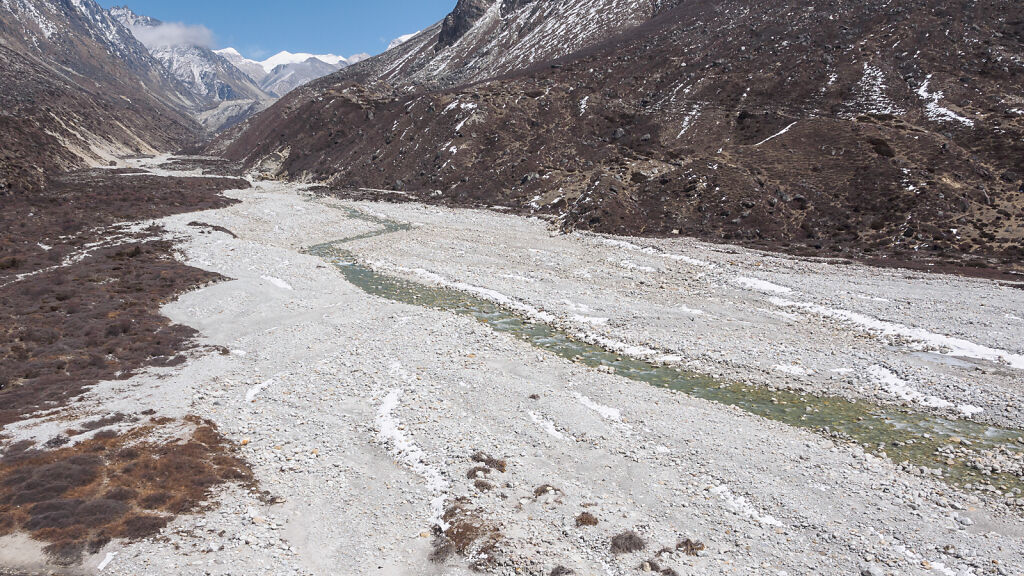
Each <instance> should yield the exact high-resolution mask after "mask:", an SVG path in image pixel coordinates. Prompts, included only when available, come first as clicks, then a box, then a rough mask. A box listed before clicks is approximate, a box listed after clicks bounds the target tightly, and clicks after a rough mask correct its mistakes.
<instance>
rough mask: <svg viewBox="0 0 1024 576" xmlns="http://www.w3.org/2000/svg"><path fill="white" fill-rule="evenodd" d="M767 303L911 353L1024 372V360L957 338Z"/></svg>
mask: <svg viewBox="0 0 1024 576" xmlns="http://www.w3.org/2000/svg"><path fill="white" fill-rule="evenodd" d="M771 302H772V304H775V305H776V306H779V307H781V308H796V309H799V310H803V311H805V312H811V313H813V314H817V315H819V316H824V317H826V318H833V319H835V320H839V321H841V322H846V323H848V324H852V325H854V326H857V327H859V328H863V329H865V330H867V331H868V332H872V333H876V334H878V335H880V336H883V337H885V338H891V339H894V340H912V341H913V343H912V344H911V345H910V347H911V348H913V349H914V350H918V351H926V350H939V351H941V353H942V354H945V355H947V356H960V357H963V358H975V359H978V360H988V361H990V362H998V363H1002V364H1006V365H1008V366H1010V367H1011V368H1016V369H1018V370H1024V356H1022V355H1020V354H1014V353H1012V352H1007V351H1006V350H999V349H997V348H989V347H988V346H983V345H981V344H975V343H974V342H970V341H968V340H963V339H961V338H954V337H952V336H944V335H942V334H936V333H934V332H930V331H928V330H925V329H923V328H912V327H910V326H904V325H902V324H896V323H895V322H887V321H885V320H879V319H877V318H872V317H871V316H868V315H866V314H859V313H857V312H850V311H848V310H839V309H836V308H826V307H824V306H819V305H817V304H809V303H806V302H793V301H790V300H783V299H781V298H772V299H771Z"/></svg>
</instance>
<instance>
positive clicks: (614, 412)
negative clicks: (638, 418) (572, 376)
mask: <svg viewBox="0 0 1024 576" xmlns="http://www.w3.org/2000/svg"><path fill="white" fill-rule="evenodd" d="M576 399H577V400H579V401H580V404H583V405H584V406H586V407H587V408H590V409H591V410H593V411H594V412H597V413H598V414H599V415H600V416H601V418H604V419H605V420H614V421H615V422H621V421H622V412H620V411H619V409H618V408H612V407H610V406H605V405H603V404H598V403H597V402H594V401H593V400H591V399H590V398H587V397H586V396H584V395H582V394H579V393H577V394H576Z"/></svg>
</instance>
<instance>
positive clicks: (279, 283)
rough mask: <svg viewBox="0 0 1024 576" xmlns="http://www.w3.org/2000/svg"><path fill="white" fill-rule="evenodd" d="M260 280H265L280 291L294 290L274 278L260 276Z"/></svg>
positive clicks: (282, 281)
mask: <svg viewBox="0 0 1024 576" xmlns="http://www.w3.org/2000/svg"><path fill="white" fill-rule="evenodd" d="M260 278H262V279H263V280H266V281H267V282H270V283H271V284H273V285H274V286H277V287H278V288H281V289H282V290H295V289H294V288H292V287H291V285H290V284H288V283H287V282H285V281H284V280H281V279H280V278H274V277H273V276H260Z"/></svg>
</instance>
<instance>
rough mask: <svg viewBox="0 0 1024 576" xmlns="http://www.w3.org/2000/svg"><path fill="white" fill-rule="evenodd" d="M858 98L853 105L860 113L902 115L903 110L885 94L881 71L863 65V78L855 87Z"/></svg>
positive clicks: (869, 65)
mask: <svg viewBox="0 0 1024 576" xmlns="http://www.w3.org/2000/svg"><path fill="white" fill-rule="evenodd" d="M857 88H858V92H859V94H858V97H857V99H856V100H855V101H854V102H853V104H854V105H855V106H856V107H857V108H859V110H860V111H862V112H869V113H871V114H892V115H896V116H898V115H902V114H904V113H905V110H903V109H902V108H900V107H898V106H896V105H895V104H893V102H892V101H891V100H889V97H888V96H887V95H886V94H885V91H886V89H887V87H886V85H885V74H884V73H883V72H882V70H881V69H879V68H877V67H875V66H872V65H871V64H864V76H863V77H862V78H861V81H860V83H859V84H858V85H857Z"/></svg>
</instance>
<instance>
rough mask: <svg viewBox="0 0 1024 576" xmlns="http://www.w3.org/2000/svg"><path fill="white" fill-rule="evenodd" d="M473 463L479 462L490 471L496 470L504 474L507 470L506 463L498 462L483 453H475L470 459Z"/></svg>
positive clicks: (496, 459)
mask: <svg viewBox="0 0 1024 576" xmlns="http://www.w3.org/2000/svg"><path fill="white" fill-rule="evenodd" d="M470 458H471V459H472V460H473V462H479V463H480V464H483V465H485V466H487V467H488V468H490V469H491V470H497V471H498V472H502V473H504V472H505V470H506V469H507V468H508V462H506V461H505V460H500V459H498V458H495V457H493V456H490V455H488V454H485V453H483V452H476V453H475V454H473V455H472V456H471V457H470Z"/></svg>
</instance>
